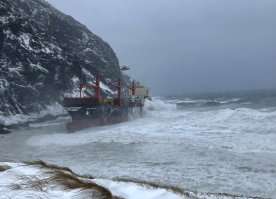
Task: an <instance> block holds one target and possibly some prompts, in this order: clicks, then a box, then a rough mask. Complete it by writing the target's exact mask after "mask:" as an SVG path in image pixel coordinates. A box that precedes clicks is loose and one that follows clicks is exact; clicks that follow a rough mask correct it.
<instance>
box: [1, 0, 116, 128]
mask: <svg viewBox="0 0 276 199" xmlns="http://www.w3.org/2000/svg"><path fill="white" fill-rule="evenodd" d="M97 72H100V73H101V74H102V76H103V77H105V78H106V79H103V81H104V82H103V83H106V82H107V81H111V80H115V79H117V78H119V77H120V76H121V72H120V67H119V62H118V59H117V57H116V55H115V53H114V51H113V50H112V49H111V47H110V46H109V45H108V44H107V43H106V42H104V41H103V40H102V39H101V38H99V37H98V36H96V35H95V34H93V33H92V32H90V31H89V30H88V29H87V28H86V27H85V26H84V25H82V24H80V23H79V22H77V21H76V20H74V19H73V18H72V17H70V16H68V15H65V14H63V13H61V12H60V11H58V10H57V9H55V8H54V7H52V6H51V5H50V4H49V3H47V2H46V1H44V0H1V1H0V125H1V124H3V123H5V122H4V120H5V118H9V117H10V116H14V115H20V116H22V115H28V114H33V113H35V114H37V113H39V112H41V111H43V110H45V109H47V107H49V105H51V104H54V105H56V103H57V102H60V101H61V99H62V96H63V94H64V93H71V92H74V89H76V86H77V84H78V83H79V82H80V81H81V82H92V81H94V79H95V74H96V73H97ZM111 89H112V88H111ZM108 90H109V89H106V91H107V92H108Z"/></svg>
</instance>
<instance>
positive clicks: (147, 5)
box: [48, 0, 276, 95]
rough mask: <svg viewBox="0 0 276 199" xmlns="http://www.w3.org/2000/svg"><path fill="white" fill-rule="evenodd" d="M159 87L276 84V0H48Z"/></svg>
mask: <svg viewBox="0 0 276 199" xmlns="http://www.w3.org/2000/svg"><path fill="white" fill-rule="evenodd" d="M48 1H49V2H50V3H51V4H52V5H54V6H55V7H56V8H58V9H60V10H61V11H63V12H65V13H66V14H69V15H71V16H73V17H74V18H75V19H77V20H79V21H80V22H81V23H83V24H85V25H86V26H87V27H88V28H89V29H90V30H91V31H92V32H94V33H96V34H98V35H99V36H100V37H101V38H103V39H104V40H105V41H107V42H108V43H109V44H110V45H111V46H112V48H113V49H114V50H115V52H116V54H117V56H118V58H119V60H120V63H121V64H122V65H129V66H130V67H131V71H129V72H128V73H129V74H130V75H131V76H133V77H134V78H136V79H137V80H139V81H141V82H142V83H143V84H145V85H147V86H148V87H150V89H151V91H152V93H153V94H154V95H180V94H184V93H191V92H225V91H233V90H247V89H250V90H251V89H271V88H276V61H275V60H276V57H275V52H276V12H275V10H276V1H275V0H266V1H262V0H242V1H241V0H231V1H229V0H173V1H169V0H151V1H148V0H139V1H133V0H116V1H110V0H109V1H108V0H93V1H91V0H82V1H75V0H70V1H69V0H48Z"/></svg>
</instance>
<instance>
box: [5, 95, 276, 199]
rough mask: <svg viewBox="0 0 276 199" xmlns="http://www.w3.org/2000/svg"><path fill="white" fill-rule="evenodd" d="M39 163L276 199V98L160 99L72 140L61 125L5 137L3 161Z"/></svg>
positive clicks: (36, 127)
mask: <svg viewBox="0 0 276 199" xmlns="http://www.w3.org/2000/svg"><path fill="white" fill-rule="evenodd" d="M38 159H39V160H44V161H47V162H50V163H54V164H58V165H62V166H66V167H70V168H71V169H73V170H74V171H75V172H77V173H80V174H89V175H92V176H95V177H98V178H107V179H112V178H122V179H132V180H139V181H145V182H155V183H160V184H162V185H168V186H176V187H179V188H180V189H183V190H191V191H194V192H199V193H214V194H218V196H222V195H224V196H229V194H230V195H243V196H246V197H249V196H254V197H261V198H276V91H271V90H259V91H242V92H227V93H204V94H190V95H179V96H166V97H153V98H152V100H151V101H149V100H148V101H147V102H146V104H145V108H144V115H143V117H138V118H137V117H133V118H132V119H131V120H130V121H128V122H124V123H120V124H115V125H109V126H102V127H94V128H89V129H84V130H80V131H78V132H75V133H67V131H66V128H65V125H64V118H59V119H57V120H55V121H50V122H43V123H35V124H32V125H31V126H30V127H29V128H22V129H18V130H16V131H15V132H13V133H11V134H8V135H0V161H2V162H3V161H29V160H38ZM246 197H245V198H246ZM218 198H220V197H218ZM225 198H227V197H225Z"/></svg>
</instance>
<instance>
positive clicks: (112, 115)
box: [63, 75, 149, 132]
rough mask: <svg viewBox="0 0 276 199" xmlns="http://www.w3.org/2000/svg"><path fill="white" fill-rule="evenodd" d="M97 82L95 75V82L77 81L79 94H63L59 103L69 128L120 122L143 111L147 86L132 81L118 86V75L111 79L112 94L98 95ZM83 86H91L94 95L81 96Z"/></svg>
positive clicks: (99, 93) (98, 77)
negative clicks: (114, 91)
mask: <svg viewBox="0 0 276 199" xmlns="http://www.w3.org/2000/svg"><path fill="white" fill-rule="evenodd" d="M100 85H101V81H100V76H99V75H97V77H96V82H95V84H80V85H79V96H77V97H64V101H63V105H64V107H65V108H66V110H67V111H68V113H69V115H70V116H71V118H72V120H71V122H69V123H68V124H67V130H68V131H69V132H74V131H77V130H81V129H84V128H89V127H93V126H102V125H109V124H115V123H120V122H124V121H128V120H129V119H130V118H133V117H135V116H142V115H143V107H144V103H145V100H146V99H147V98H149V90H148V89H147V88H146V87H144V86H141V85H140V84H137V83H136V82H135V81H133V82H132V84H131V86H127V87H125V86H122V81H121V79H118V81H116V82H113V83H112V86H113V87H115V88H116V93H115V94H114V96H112V97H110V96H109V97H102V96H101V87H100ZM125 88H127V92H125V90H126V89H125ZM84 89H90V90H93V92H92V93H94V95H91V96H84V95H83V90H84Z"/></svg>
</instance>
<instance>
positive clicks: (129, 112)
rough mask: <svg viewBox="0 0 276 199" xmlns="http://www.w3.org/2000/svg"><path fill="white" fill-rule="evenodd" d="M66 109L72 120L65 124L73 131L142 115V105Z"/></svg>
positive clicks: (124, 120) (119, 121)
mask: <svg viewBox="0 0 276 199" xmlns="http://www.w3.org/2000/svg"><path fill="white" fill-rule="evenodd" d="M67 111H68V113H69V114H70V116H71V118H72V121H71V122H70V123H68V124H67V129H68V131H69V132H75V131H78V130H81V129H85V128H89V127H95V126H104V125H111V124H116V123H121V122H126V121H128V120H130V119H131V118H133V117H137V116H138V117H140V116H142V115H143V109H142V107H127V106H123V107H114V106H107V105H106V106H97V107H79V108H78V107H75V108H69V109H68V110H67Z"/></svg>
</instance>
